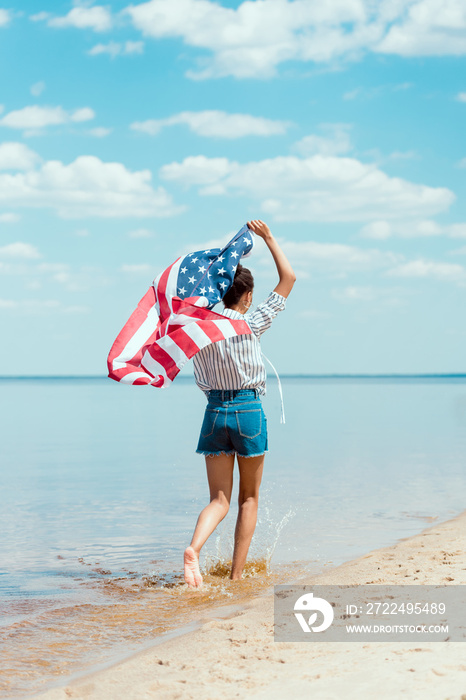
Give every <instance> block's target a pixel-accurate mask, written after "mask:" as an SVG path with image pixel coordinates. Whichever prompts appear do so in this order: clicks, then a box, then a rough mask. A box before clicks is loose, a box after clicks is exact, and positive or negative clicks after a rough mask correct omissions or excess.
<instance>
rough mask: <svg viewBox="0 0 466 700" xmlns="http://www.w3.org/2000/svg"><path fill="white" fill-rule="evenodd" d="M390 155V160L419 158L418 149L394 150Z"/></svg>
mask: <svg viewBox="0 0 466 700" xmlns="http://www.w3.org/2000/svg"><path fill="white" fill-rule="evenodd" d="M388 157H389V158H390V160H415V159H416V158H419V156H418V154H417V153H416V151H393V153H390V155H389V156H388Z"/></svg>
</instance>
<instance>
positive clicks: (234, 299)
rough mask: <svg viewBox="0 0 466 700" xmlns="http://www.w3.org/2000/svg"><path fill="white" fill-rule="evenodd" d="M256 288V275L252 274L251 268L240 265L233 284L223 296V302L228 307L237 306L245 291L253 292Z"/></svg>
mask: <svg viewBox="0 0 466 700" xmlns="http://www.w3.org/2000/svg"><path fill="white" fill-rule="evenodd" d="M253 289H254V277H253V276H252V274H251V270H248V268H247V267H243V266H242V265H238V267H237V268H236V272H235V277H234V279H233V284H232V285H231V287H230V289H229V290H228V292H227V293H226V294H225V296H224V297H223V303H224V304H225V306H226V307H227V308H230V307H231V306H235V305H236V304H237V303H238V302H239V300H240V299H241V297H242V296H243V294H244V292H252V290H253Z"/></svg>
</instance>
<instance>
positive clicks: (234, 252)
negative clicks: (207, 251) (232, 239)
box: [231, 250, 238, 258]
mask: <svg viewBox="0 0 466 700" xmlns="http://www.w3.org/2000/svg"><path fill="white" fill-rule="evenodd" d="M231 257H232V258H237V257H238V253H237V252H236V250H234V251H233V252H232V254H231Z"/></svg>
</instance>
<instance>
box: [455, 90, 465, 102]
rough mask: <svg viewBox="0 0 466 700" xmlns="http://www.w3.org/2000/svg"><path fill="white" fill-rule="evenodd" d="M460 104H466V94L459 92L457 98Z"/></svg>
mask: <svg viewBox="0 0 466 700" xmlns="http://www.w3.org/2000/svg"><path fill="white" fill-rule="evenodd" d="M456 99H457V100H458V102H466V92H459V93H458V94H457V96H456Z"/></svg>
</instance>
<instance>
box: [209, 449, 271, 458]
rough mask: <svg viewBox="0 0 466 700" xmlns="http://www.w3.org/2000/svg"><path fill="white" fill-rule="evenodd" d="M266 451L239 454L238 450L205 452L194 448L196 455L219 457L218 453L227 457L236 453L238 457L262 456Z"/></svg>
mask: <svg viewBox="0 0 466 700" xmlns="http://www.w3.org/2000/svg"><path fill="white" fill-rule="evenodd" d="M266 452H268V450H265V451H264V452H258V453H257V454H255V455H240V454H239V452H236V450H231V451H230V452H225V450H220V452H206V451H204V450H196V453H197V454H198V455H204V456H205V457H219V456H220V455H225V456H226V457H229V456H230V455H238V457H246V458H249V457H262V456H263V455H265V453H266Z"/></svg>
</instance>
